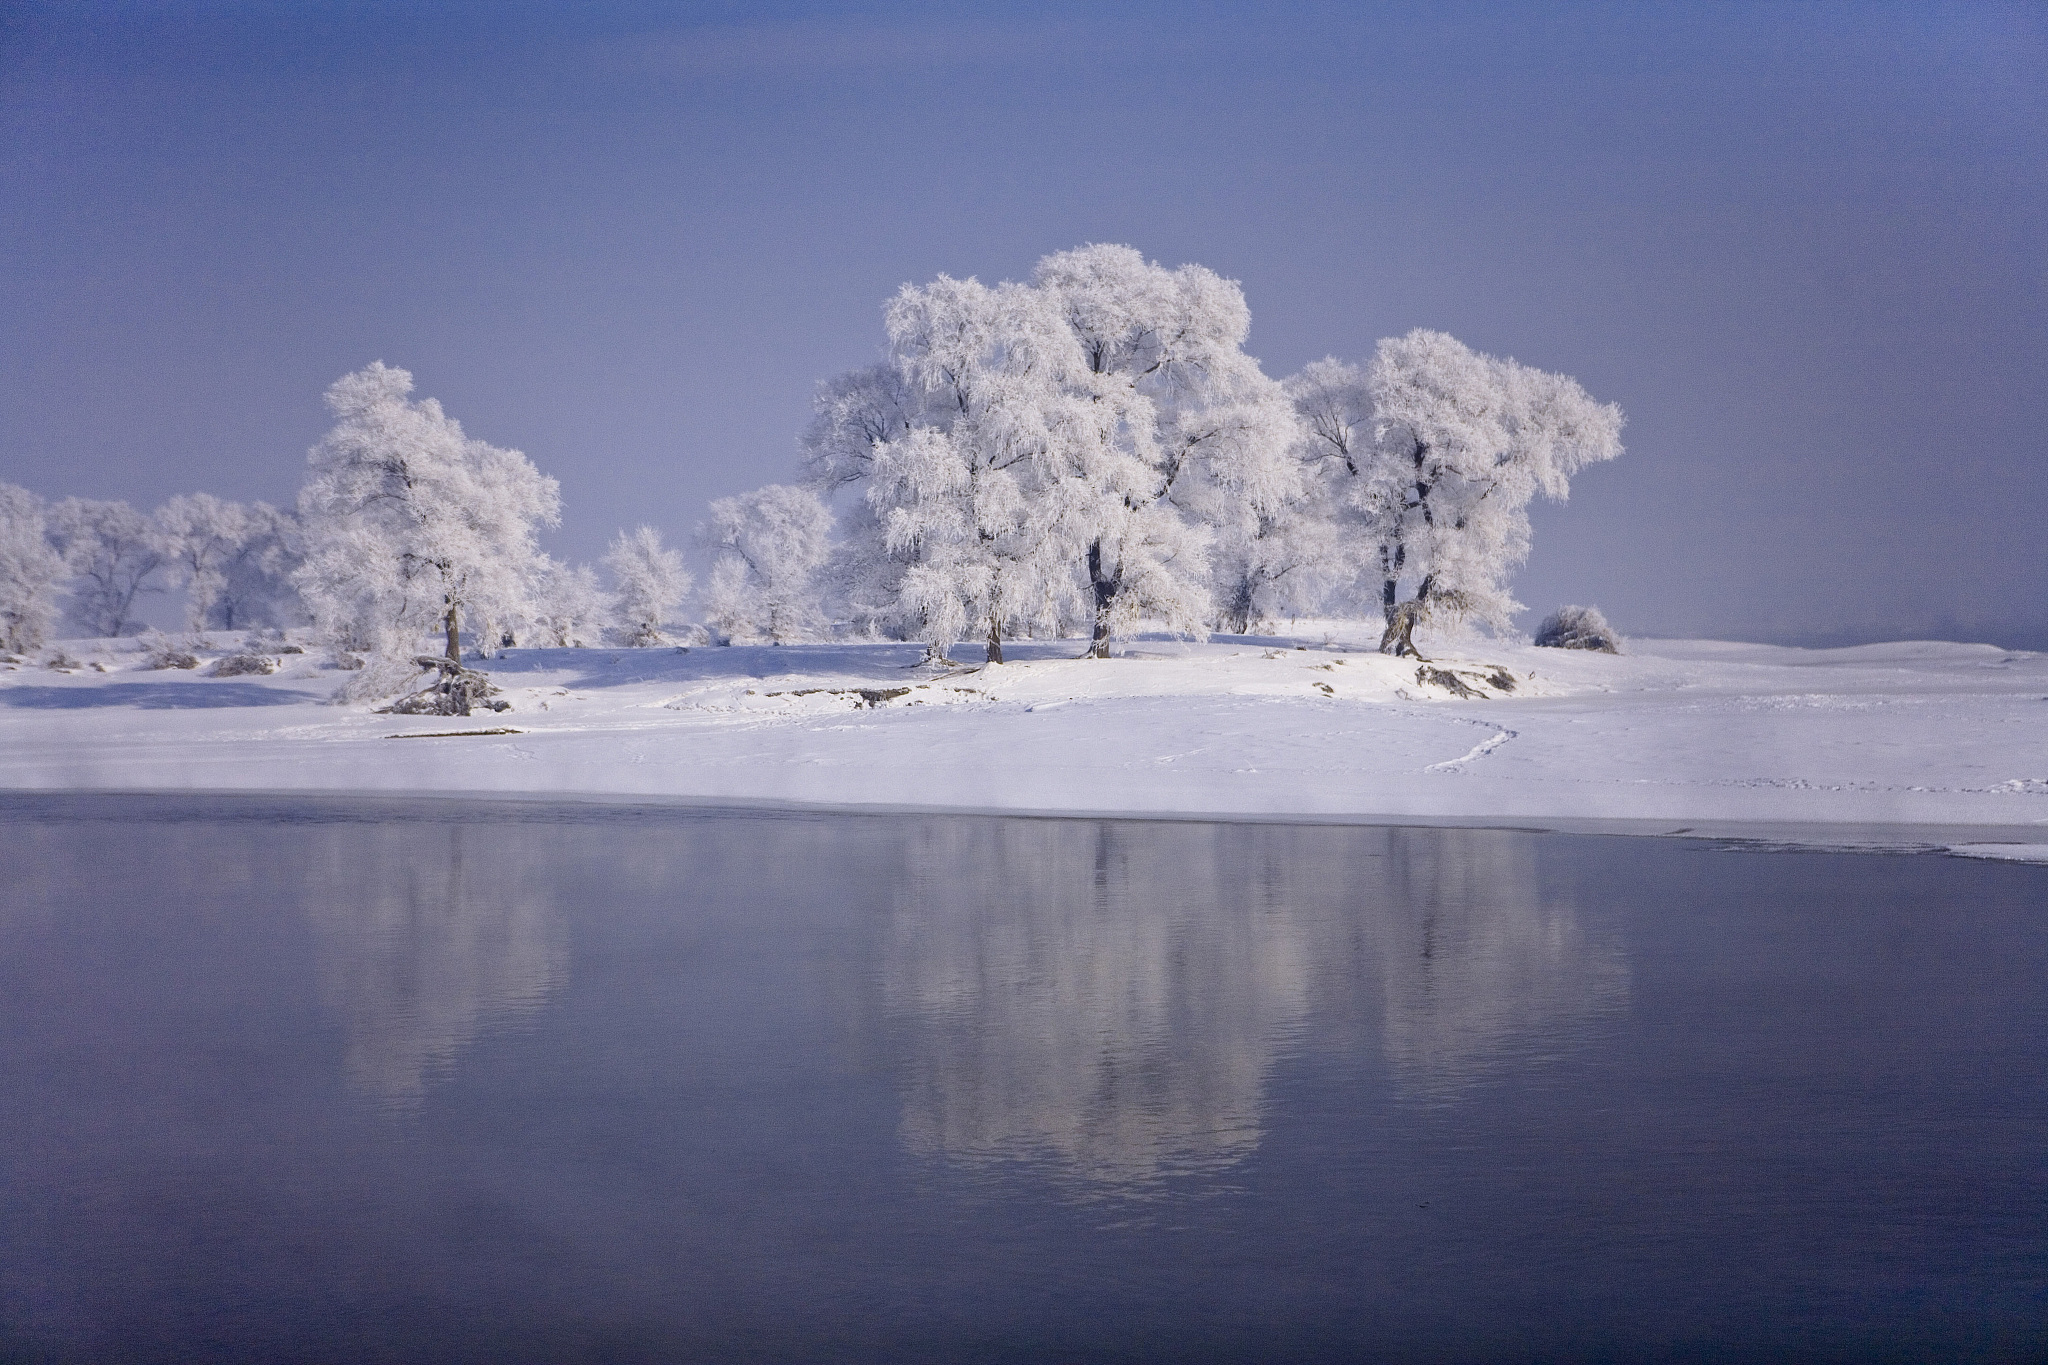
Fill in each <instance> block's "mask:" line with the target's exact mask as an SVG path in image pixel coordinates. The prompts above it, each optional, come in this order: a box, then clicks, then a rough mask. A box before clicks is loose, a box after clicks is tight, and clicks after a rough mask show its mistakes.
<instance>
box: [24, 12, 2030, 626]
mask: <svg viewBox="0 0 2048 1365" xmlns="http://www.w3.org/2000/svg"><path fill="white" fill-rule="evenodd" d="M0 129H4V132H0V260H4V262H5V265H4V269H0V479H6V480H9V481H13V482H17V483H21V484H25V485H27V486H28V487H29V488H31V489H33V490H35V491H36V492H39V493H42V494H44V495H46V496H50V497H58V496H62V495H66V494H79V495H83V496H88V497H105V498H126V499H128V500H129V501H131V502H133V503H135V504H136V505H137V506H138V507H142V508H145V509H146V508H148V507H150V506H154V505H155V504H157V503H159V502H161V501H162V500H163V499H164V498H165V497H167V496H169V495H170V494H173V493H177V492H186V491H200V490H203V491H208V492H212V493H216V494H219V495H221V496H224V497H231V498H236V499H243V500H247V499H251V498H262V499H266V500H268V501H271V502H275V503H278V504H280V505H285V504H289V502H290V501H291V499H292V497H293V496H294V493H295V491H296V489H297V487H298V484H299V482H300V479H301V476H302V473H303V467H304V465H303V462H304V455H305V451H306V448H307V447H308V446H309V445H311V444H312V443H313V442H314V441H315V440H317V439H318V438H319V436H320V435H321V433H322V432H323V431H324V430H325V429H326V428H327V426H328V425H329V418H328V414H327V413H326V411H325V410H324V408H323V406H322V404H321V401H320V396H321V393H322V391H323V390H324V389H325V388H326V386H327V385H328V384H329V383H331V382H332V381H333V380H334V379H336V378H337V377H339V376H340V375H342V374H343V373H345V372H347V371H350V370H354V369H357V368H359V367H361V366H363V365H365V364H367V363H369V362H370V361H371V360H377V359H381V360H384V361H386V362H387V363H390V364H393V365H401V366H404V367H405V368H407V369H410V370H412V371H413V372H414V374H415V376H416V377H417V380H418V390H417V392H418V394H419V395H421V396H432V397H436V398H439V399H440V400H441V401H442V403H443V404H444V405H445V406H446V408H447V409H448V411H449V412H450V414H452V415H453V416H455V417H457V418H459V419H460V420H461V421H462V423H463V424H464V426H465V427H466V428H468V430H469V431H470V433H471V434H473V435H475V436H478V437H481V438H482V439H484V440H487V441H490V442H493V443H494V444H498V445H506V446H514V447H517V448H519V449H521V450H524V451H525V452H526V453H527V454H528V455H530V456H531V457H532V458H533V460H534V461H535V463H536V464H537V465H539V466H540V468H541V469H542V470H543V471H545V472H547V473H549V474H552V475H554V476H556V477H557V478H559V479H560V480H561V483H562V493H563V502H564V517H563V524H562V526H561V528H560V530H559V531H557V532H555V533H553V534H552V535H550V536H548V537H547V538H546V543H547V545H548V548H549V549H551V550H552V551H553V552H554V553H556V554H558V555H562V556H565V557H569V558H573V559H578V560H589V559H594V558H596V556H597V555H598V554H599V552H600V551H601V549H602V547H603V544H604V542H605V541H606V540H607V539H608V538H609V537H610V535H611V533H612V532H613V530H614V529H616V528H618V527H621V526H630V525H633V524H637V523H639V522H642V521H646V522H650V523H652V524H654V525H656V526H659V527H661V528H662V529H663V530H665V531H666V532H668V533H669V534H670V536H671V537H672V538H674V539H683V538H686V537H687V535H688V533H689V531H690V529H691V528H692V527H693V526H694V525H695V524H696V523H697V522H698V521H699V519H700V518H701V517H702V516H703V515H704V506H705V503H706V502H707V501H708V500H709V499H711V498H714V497H719V496H724V495H726V494H729V493H733V492H737V491H740V490H743V489H746V488H750V487H754V486H756V485H759V484H762V483H768V482H782V481H790V480H792V479H793V478H794V477H795V459H796V451H795V436H796V433H797V431H798V429H799V428H800V427H801V426H802V424H803V423H804V421H805V420H806V418H807V416H808V413H809V402H810V396H811V393H812V390H813V387H814V386H815V384H816V383H817V382H818V381H819V380H821V379H824V378H826V377H827V376H829V375H831V374H834V373H836V372H838V371H841V370H844V369H847V368H850V367H853V366H855V365H860V364H864V363H867V362H870V361H872V360H874V359H876V358H878V356H879V354H880V352H881V346H882V340H883V337H882V326H881V307H882V304H883V302H884V300H885V299H886V298H887V297H888V296H889V295H890V294H891V293H893V292H894V290H895V289H896V288H897V287H898V286H899V285H901V284H903V283H905V282H907V281H918V282H922V281H925V280H929V279H930V278H931V277H932V276H934V275H936V274H938V273H940V272H942V271H943V272H946V273H949V274H953V275H957V276H965V275H975V276H978V277H980V278H981V279H983V280H985V281H990V282H993V281H995V280H998V279H1004V278H1021V277H1024V276H1026V275H1028V273H1029V272H1030V270H1031V267H1032V265H1033V264H1034V262H1036V260H1037V259H1038V258H1039V257H1040V256H1042V255H1044V254H1045V253H1047V252H1051V251H1055V250H1060V249H1062V248H1066V247H1072V246H1076V245H1080V244H1082V243H1086V242H1096V241H1104V242H1127V243H1130V244H1131V245H1133V246H1136V247H1138V248H1139V249H1140V250H1141V251H1143V252H1144V253H1145V254H1146V255H1147V256H1148V257H1151V258H1154V259H1156V260H1158V261H1160V262H1162V263H1163V264H1166V265H1169V266H1173V265H1179V264H1181V263H1183V262H1190V261H1192V262H1198V263H1200V264H1202V265H1206V266H1208V267H1210V268H1212V269H1214V270H1216V271H1218V272H1219V273H1221V274H1224V275H1226V276H1229V277H1232V278H1235V279H1238V280H1241V281H1242V282H1243V284H1244V287H1245V292H1246V296H1247V298H1248V300H1249V302H1250V305H1251V309H1252V337H1251V342H1250V345H1249V347H1248V349H1249V350H1250V351H1251V352H1252V353H1253V354H1255V355H1258V356H1259V357H1260V358H1261V359H1262V360H1263V362H1264V364H1265V367H1266V370H1267V372H1268V373H1269V374H1272V375H1274V376H1276V377H1281V376H1285V375H1287V374H1290V373H1292V372H1294V371H1295V370H1297V369H1299V368H1300V367H1301V366H1302V365H1303V364H1304V363H1306V362H1308V361H1310V360H1314V359H1317V358H1319V357H1321V356H1323V355H1325V354H1335V355H1338V356H1340V357H1344V358H1349V359H1364V358H1365V357H1367V356H1368V355H1370V353H1371V350H1372V347H1373V344H1374V342H1375V341H1376V340H1377V339H1378V338H1380V337H1383V336H1388V335H1393V334H1398V333H1401V332H1405V331H1407V330H1408V329H1409V328H1412V327H1418V326H1421V327H1432V328H1439V329H1442V330H1446V331H1449V332H1451V333H1453V334H1455V335H1456V336H1458V337H1459V338H1460V339H1462V340H1463V341H1465V342H1467V343H1469V344H1470V345H1472V346H1474V347H1477V348H1479V349H1482V350H1486V351H1490V352H1493V353H1495V354H1500V355H1512V356H1514V357H1516V358H1517V359H1519V360H1522V361H1525V362H1527V363H1529V364H1531V365H1535V366H1539V367H1541V368H1543V369H1547V370H1559V371H1563V372H1565V373H1568V374H1572V375H1575V376H1576V377H1577V378H1578V379H1579V380H1580V381H1581V382H1582V383H1583V384H1584V385H1585V386H1586V388H1587V389H1588V390H1589V391H1590V392H1591V393H1592V394H1593V395H1594V396H1595V397H1596V398H1599V399H1601V400H1605V401H1614V402H1618V403H1620V404H1621V405H1622V407H1623V408H1624V409H1625V410H1626V411H1627V413H1628V415H1629V426H1628V429H1627V430H1626V432H1625V433H1624V440H1625V441H1626V442H1627V444H1628V453H1627V454H1626V455H1625V456H1624V457H1623V458H1622V459H1620V460H1619V461H1616V462H1615V463H1613V464H1611V465H1604V466H1598V467H1595V468H1592V469H1589V470H1587V471H1586V472H1585V473H1584V474H1583V475H1582V476H1581V477H1580V478H1579V479H1578V480H1577V481H1576V485H1575V487H1574V490H1573V494H1572V500H1571V502H1570V503H1569V504H1568V505H1565V506H1552V505H1539V506H1538V508H1537V509H1536V514H1535V528H1536V534H1535V553H1534V555H1533V556H1532V558H1531V560H1530V562H1529V565H1528V567H1527V568H1526V569H1525V570H1523V572H1522V573H1521V575H1520V576H1519V577H1518V579H1517V580H1516V592H1517V596H1519V597H1520V598H1521V599H1522V600H1523V601H1524V602H1526V603H1528V604H1529V606H1530V607H1531V608H1533V609H1534V611H1535V612H1537V613H1540V612H1543V611H1547V610H1548V609H1550V608H1551V607H1553V606H1555V605H1557V604H1558V603H1560V602H1568V601H1569V602H1591V603H1597V604H1599V605H1600V606H1602V607H1603V608H1604V609H1605V610H1606V612H1607V614H1608V615H1609V616H1610V617H1611V618H1612V619H1613V620H1614V621H1615V623H1616V624H1617V625H1618V626H1620V627H1621V628H1622V629H1623V630H1625V631H1629V632H1633V633H1637V634H1645V635H1705V636H1721V637H1727V638H1742V639H1757V640H1769V641H1778V642H1784V643H1806V644H1831V643H1847V642H1855V641H1862V640H1872V639H1893V638H1925V637H1936V638H1951V639H1969V640H1989V641H1992V642H1994V643H1998V644H2002V645H2007V646H2017V647H2031V648H2037V649H2048V548H2044V534H2043V531H2044V527H2048V459H2044V458H2043V455H2044V451H2043V436H2042V433H2043V430H2044V428H2048V363H2044V355H2048V346H2044V343H2048V308H2044V303H2048V300H2044V271H2048V230H2044V229H2048V213H2044V210H2048V155H2044V153H2048V136H2044V133H2048V8H2044V7H2042V6H2039V5H2036V4H2010V5H2007V4H1997V3H1972V4H1964V5H1940V4H1926V3H1920V4H1910V5H1892V6H1887V5H1879V4H1865V5H1846V4H1845V5H1828V6H1821V5H1784V4H1755V5H1742V4H1717V5H1712V6H1706V5H1699V6H1675V5H1673V6H1660V5H1654V4H1618V5H1566V4H1543V5H1525V6H1512V5H1469V6H1458V5H1430V6H1426V7H1425V6H1398V7H1394V6H1385V7H1374V6H1355V5H1345V6H1318V5H1297V6H1287V7H1268V8H1261V9H1256V10H1255V9H1254V8H1252V7H1250V6H1243V5H1214V6H1202V5H1195V6H1189V5H1171V6H1169V5H1125V6H1120V7H1118V8H1117V9H1116V10H1115V11H1114V12H1113V13H1109V12H1102V10H1101V7H1099V6H1092V5H1066V6H1062V5H1031V6H1014V7H1012V6H1000V5H983V6H974V7H967V6H937V5H918V4H907V3H906V4H876V5H802V4H747V5H737V4H731V5H728V4H695V5H679V6H660V7H657V6H651V5H621V4H584V5H575V6H569V5H546V6H543V5H521V4H444V5H418V4H294V5H256V4H221V3H188V4H143V3H137V4H128V5H94V4H34V3H30V4H21V3H13V4H9V5H7V6H5V7H4V8H0ZM1530 619H1531V620H1533V616H1532V617H1531V618H1530Z"/></svg>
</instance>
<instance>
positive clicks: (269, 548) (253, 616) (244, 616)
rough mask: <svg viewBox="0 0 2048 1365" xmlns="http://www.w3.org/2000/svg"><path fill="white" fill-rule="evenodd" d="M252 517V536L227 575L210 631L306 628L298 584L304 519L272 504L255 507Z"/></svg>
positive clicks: (251, 508) (252, 505)
mask: <svg viewBox="0 0 2048 1365" xmlns="http://www.w3.org/2000/svg"><path fill="white" fill-rule="evenodd" d="M247 511H248V530H247V534H246V535H245V536H244V538H243V540H242V544H241V547H240V548H239V549H237V550H236V551H235V552H234V554H232V555H231V556H229V558H228V561H227V564H226V565H225V567H224V569H223V571H222V575H221V584H220V591H219V594H218V596H216V597H215V599H214V603H213V612H212V617H211V619H210V620H209V622H208V625H210V626H218V627H220V628H221V629H223V630H240V629H243V628H245V627H249V626H288V625H294V624H298V623H302V622H304V620H305V619H306V612H305V607H304V605H303V604H302V603H301V602H300V601H299V592H298V589H297V588H296V587H294V586H293V584H292V575H293V574H294V573H296V572H297V571H298V567H299V565H300V564H301V563H302V562H303V559H304V555H303V553H302V538H301V536H300V534H299V519H298V517H296V516H295V515H293V514H292V513H291V512H289V511H286V510H284V509H282V508H277V507H272V506H271V505H270V504H269V503H267V502H253V503H250V504H249V506H248V509H247Z"/></svg>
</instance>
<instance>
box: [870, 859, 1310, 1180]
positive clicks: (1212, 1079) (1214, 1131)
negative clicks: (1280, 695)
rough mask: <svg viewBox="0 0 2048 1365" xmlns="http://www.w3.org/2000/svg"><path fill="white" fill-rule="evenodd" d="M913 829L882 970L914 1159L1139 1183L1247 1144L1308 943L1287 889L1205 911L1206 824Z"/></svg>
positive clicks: (1296, 997)
mask: <svg viewBox="0 0 2048 1365" xmlns="http://www.w3.org/2000/svg"><path fill="white" fill-rule="evenodd" d="M910 837H911V839H912V845H913V847H912V855H913V856H912V858H911V860H910V861H911V867H912V869H913V870H912V872H911V875H910V876H908V877H907V878H905V879H904V883H903V885H902V887H901V890H900V892H899V895H898V901H897V905H896V909H895V913H894V916H893V918H892V923H891V938H890V944H889V949H890V951H889V954H888V959H887V969H886V973H885V981H886V993H887V996H888V1000H889V1004H890V1005H891V1007H892V1009H894V1010H895V1011H897V1012H899V1013H900V1014H901V1015H903V1016H905V1017H907V1019H908V1020H909V1021H910V1049H909V1050H910V1056H909V1060H908V1063H907V1073H906V1081H905V1091H906V1094H905V1104H904V1114H903V1138H904V1141H905V1142H906V1144H907V1145H908V1146H909V1147H910V1148H911V1149H912V1150H914V1151H917V1152H921V1153H944V1154H946V1155H948V1156H952V1157H955V1158H958V1159H962V1160H966V1161H970V1162H990V1161H1005V1160H1047V1159H1050V1160H1051V1161H1052V1162H1053V1163H1054V1164H1055V1166H1056V1167H1057V1168H1058V1169H1060V1170H1061V1171H1063V1172H1065V1173H1068V1174H1071V1175H1073V1176H1075V1177H1078V1178H1080V1179H1082V1180H1085V1181H1089V1182H1098V1183H1103V1184H1110V1185H1118V1186H1139V1185H1144V1184H1146V1183H1148V1182H1152V1181H1155V1180H1157V1179H1159V1178H1160V1177H1162V1176H1165V1175H1169V1174H1172V1173H1175V1172H1185V1171H1194V1170H1213V1169H1216V1168H1218V1167H1221V1166H1225V1165H1228V1164H1230V1163H1232V1162H1234V1161H1236V1160H1238V1159H1239V1158H1241V1157H1242V1156H1244V1155H1245V1154H1246V1153H1248V1152H1249V1151H1251V1150H1252V1149H1253V1147H1255V1146H1256V1145H1257V1143H1258V1139H1259V1100H1260V1092H1261V1087H1262V1085H1263V1083H1264V1080H1265V1077H1266V1074H1267V1072H1268V1071H1269V1069H1270V1068H1271V1065H1272V1060H1273V1056H1274V1052H1275V1050H1276V1048H1277V1046H1278V1045H1279V1042H1280V1040H1281V1038H1282V1036H1283V1035H1284V1034H1285V1033H1286V1032H1287V1031H1288V1030H1289V1029H1290V1028H1292V1027H1293V1026H1295V1025H1297V1024H1299V1023H1300V1021H1301V1020H1302V1019H1303V1017H1304V1016H1305V1014H1306V1013H1307V1009H1308V999H1309V984H1308V983H1309V951H1310V949H1309V943H1308V940H1307V937H1306V935H1305V934H1304V932H1303V929H1302V926H1301V925H1300V924H1299V923H1298V922H1297V917H1296V915H1295V914H1294V912H1293V909H1292V907H1290V906H1289V905H1287V904H1286V903H1285V902H1283V901H1275V902H1273V903H1269V904H1255V905H1245V904H1232V905H1230V906H1229V907H1228V913H1219V910H1221V909H1222V908H1223V907H1222V906H1221V905H1220V903H1219V900H1218V897H1217V887H1218V886H1219V884H1222V883H1225V882H1227V881H1228V880H1230V869H1229V868H1228V866H1227V865H1226V853H1227V847H1226V845H1227V842H1228V841H1227V840H1224V839H1220V838H1219V837H1218V831H1217V830H1216V829H1214V828H1213V827H1207V826H1163V825H1162V826H1150V827H1146V826H1129V825H1116V824H1108V823H1075V822H1057V823H1055V822H1051V821H934V822H930V823H927V824H925V825H924V826H922V827H921V828H919V829H918V830H916V831H915V832H914V833H913V834H912V835H911V836H910ZM963 879H964V880H963Z"/></svg>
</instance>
